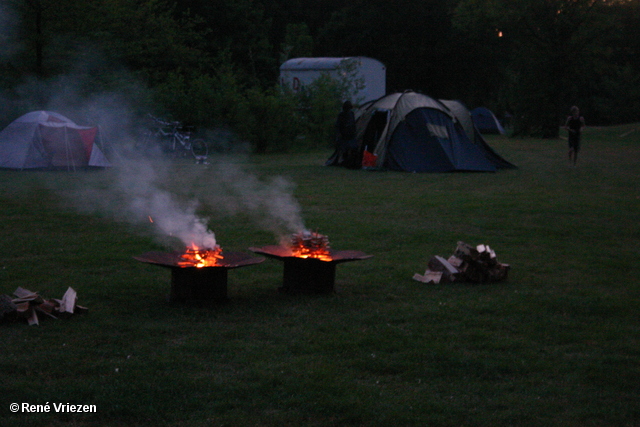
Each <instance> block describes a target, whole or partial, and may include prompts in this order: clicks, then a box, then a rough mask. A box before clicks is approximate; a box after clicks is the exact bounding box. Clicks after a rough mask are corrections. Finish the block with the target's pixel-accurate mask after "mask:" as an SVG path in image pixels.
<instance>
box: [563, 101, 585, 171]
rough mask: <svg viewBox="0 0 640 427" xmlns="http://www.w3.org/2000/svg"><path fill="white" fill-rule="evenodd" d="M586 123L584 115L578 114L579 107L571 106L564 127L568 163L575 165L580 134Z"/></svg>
mask: <svg viewBox="0 0 640 427" xmlns="http://www.w3.org/2000/svg"><path fill="white" fill-rule="evenodd" d="M585 127H586V125H585V124H584V117H582V116H581V115H580V109H579V108H578V107H576V106H575V105H574V106H573V107H571V115H570V116H569V117H567V121H566V122H565V124H564V128H565V129H566V130H567V131H568V132H569V163H570V164H573V166H575V165H576V162H577V161H578V152H579V151H580V136H581V135H582V131H583V130H584V128H585Z"/></svg>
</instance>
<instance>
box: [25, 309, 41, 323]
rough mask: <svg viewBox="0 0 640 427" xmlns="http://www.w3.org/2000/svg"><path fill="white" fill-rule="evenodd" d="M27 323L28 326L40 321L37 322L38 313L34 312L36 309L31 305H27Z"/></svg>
mask: <svg viewBox="0 0 640 427" xmlns="http://www.w3.org/2000/svg"><path fill="white" fill-rule="evenodd" d="M27 323H29V326H33V325H36V326H38V325H40V322H38V314H37V313H36V310H35V309H34V308H33V307H31V306H30V307H29V317H28V318H27Z"/></svg>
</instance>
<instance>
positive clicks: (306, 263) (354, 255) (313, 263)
mask: <svg viewBox="0 0 640 427" xmlns="http://www.w3.org/2000/svg"><path fill="white" fill-rule="evenodd" d="M249 250H250V251H252V252H255V253H258V254H262V255H265V256H266V257H269V258H274V259H277V260H279V261H283V262H284V275H283V280H282V288H281V290H283V291H287V292H292V293H315V294H326V293H331V292H333V291H334V285H335V276H336V265H338V264H340V263H343V262H349V261H359V260H363V259H368V258H372V257H373V255H367V254H365V253H364V252H360V251H337V250H333V249H330V248H329V242H328V239H327V237H326V236H323V235H321V234H318V233H309V232H304V233H298V234H294V235H293V236H292V237H291V244H290V245H289V246H283V245H281V246H278V245H271V246H263V247H261V248H249Z"/></svg>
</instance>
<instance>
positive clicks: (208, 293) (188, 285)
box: [167, 267, 228, 303]
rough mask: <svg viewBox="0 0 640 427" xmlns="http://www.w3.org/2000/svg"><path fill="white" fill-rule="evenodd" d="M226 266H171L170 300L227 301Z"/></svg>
mask: <svg viewBox="0 0 640 427" xmlns="http://www.w3.org/2000/svg"><path fill="white" fill-rule="evenodd" d="M227 299H228V298H227V269H226V268H212V267H208V268H195V267H190V268H171V293H170V294H169V296H168V297H167V300H168V301H169V302H188V301H198V302H204V303H207V302H214V303H221V302H226V301H227Z"/></svg>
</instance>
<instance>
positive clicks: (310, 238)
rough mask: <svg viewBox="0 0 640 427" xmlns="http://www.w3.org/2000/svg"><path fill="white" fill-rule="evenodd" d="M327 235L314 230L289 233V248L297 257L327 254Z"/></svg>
mask: <svg viewBox="0 0 640 427" xmlns="http://www.w3.org/2000/svg"><path fill="white" fill-rule="evenodd" d="M329 248H330V246H329V237H327V236H325V235H323V234H320V233H318V232H315V231H304V232H302V233H296V234H292V235H291V250H292V251H293V253H294V255H295V256H299V257H320V256H328V255H329Z"/></svg>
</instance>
